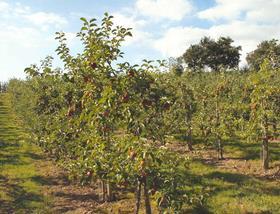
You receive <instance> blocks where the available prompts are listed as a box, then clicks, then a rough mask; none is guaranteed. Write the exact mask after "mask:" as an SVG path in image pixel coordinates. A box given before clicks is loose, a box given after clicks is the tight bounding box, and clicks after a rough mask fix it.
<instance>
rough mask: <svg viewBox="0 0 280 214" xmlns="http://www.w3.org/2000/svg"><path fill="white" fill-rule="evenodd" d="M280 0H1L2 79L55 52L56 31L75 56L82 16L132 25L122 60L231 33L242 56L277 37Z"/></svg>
mask: <svg viewBox="0 0 280 214" xmlns="http://www.w3.org/2000/svg"><path fill="white" fill-rule="evenodd" d="M279 11H280V0H102V1H101V0H79V1H77V0H0V81H8V80H9V79H11V78H24V77H25V74H24V68H26V67H28V66H29V65H31V64H34V63H40V60H42V59H44V58H45V57H46V56H48V55H51V56H53V57H54V58H55V61H54V65H55V66H61V65H62V64H61V62H60V61H59V59H58V57H57V56H56V54H55V49H56V47H57V46H58V43H57V41H56V40H55V39H54V38H55V32H57V31H63V32H65V33H66V35H67V39H68V45H69V47H70V49H71V50H72V53H73V54H76V53H77V52H79V51H81V48H82V47H81V44H80V43H79V41H78V39H77V38H76V33H77V32H78V31H79V29H80V28H81V21H80V17H86V18H97V19H99V20H101V19H102V17H103V14H104V13H105V12H108V13H109V14H110V15H113V16H114V22H115V23H116V24H117V25H122V26H124V27H132V28H133V30H132V33H133V37H132V38H129V39H128V40H127V41H125V42H124V44H123V47H122V50H123V51H124V52H125V55H124V58H125V60H127V61H129V62H131V63H139V62H141V61H142V60H143V59H149V60H156V59H168V58H169V57H178V56H181V55H182V54H183V53H184V51H185V50H186V49H187V48H188V47H189V46H190V45H191V44H195V43H198V42H199V40H200V39H201V38H202V37H203V36H209V37H211V38H214V39H217V38H219V37H220V36H230V37H231V38H232V39H233V40H234V45H241V46H242V52H241V54H242V55H241V65H245V57H246V54H247V53H249V52H250V51H252V50H254V49H255V48H256V47H257V45H258V44H259V43H260V42H261V41H263V40H270V39H273V38H275V39H279V37H280V16H279Z"/></svg>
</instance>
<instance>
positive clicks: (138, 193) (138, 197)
mask: <svg viewBox="0 0 280 214" xmlns="http://www.w3.org/2000/svg"><path fill="white" fill-rule="evenodd" d="M141 187H142V182H141V181H140V180H139V181H138V183H137V188H136V191H135V197H136V203H135V208H134V214H138V213H139V210H140V203H141Z"/></svg>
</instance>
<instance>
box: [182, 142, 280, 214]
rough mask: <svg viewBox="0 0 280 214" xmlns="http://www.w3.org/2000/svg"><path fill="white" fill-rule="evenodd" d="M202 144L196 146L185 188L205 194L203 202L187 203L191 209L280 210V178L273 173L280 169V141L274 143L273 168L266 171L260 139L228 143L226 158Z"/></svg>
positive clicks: (277, 211) (272, 148)
mask: <svg viewBox="0 0 280 214" xmlns="http://www.w3.org/2000/svg"><path fill="white" fill-rule="evenodd" d="M201 147H202V145H201V144H200V143H199V144H196V145H195V146H194V148H197V149H198V150H197V151H196V152H195V154H193V155H192V156H193V161H191V163H190V166H189V172H188V173H186V175H185V179H186V182H187V184H188V185H187V186H186V187H185V190H186V192H193V193H196V194H197V193H201V194H202V196H203V197H202V198H201V202H200V205H196V206H190V207H187V210H188V212H187V213H273V214H274V213H275V214H277V213H280V179H279V176H278V177H273V176H272V175H273V173H274V172H276V171H277V169H278V170H279V169H280V159H279V157H280V145H279V144H271V145H270V151H271V168H270V170H269V172H266V173H264V172H263V171H262V169H261V164H260V160H259V153H260V145H259V144H258V143H246V142H242V143H240V142H229V143H227V144H226V146H225V157H226V159H225V160H223V161H217V160H216V154H215V151H213V150H211V149H209V150H208V151H207V149H206V151H205V148H204V149H203V150H201V151H200V149H199V148H201ZM209 154H210V155H209ZM209 156H210V158H209ZM211 157H212V158H211Z"/></svg>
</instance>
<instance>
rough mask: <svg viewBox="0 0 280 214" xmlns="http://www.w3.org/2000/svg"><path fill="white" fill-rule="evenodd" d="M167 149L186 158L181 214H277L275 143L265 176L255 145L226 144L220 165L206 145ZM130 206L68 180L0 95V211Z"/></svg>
mask: <svg viewBox="0 0 280 214" xmlns="http://www.w3.org/2000/svg"><path fill="white" fill-rule="evenodd" d="M171 147H172V148H173V149H177V150H178V152H180V153H182V154H183V155H188V156H190V157H191V161H190V165H189V166H188V167H187V168H186V169H185V168H184V169H182V170H183V174H184V176H185V180H186V186H184V187H182V188H183V189H184V190H185V191H186V192H188V193H194V194H195V195H197V197H195V198H194V201H195V202H196V203H194V204H193V205H192V204H191V205H189V206H185V209H184V213H273V214H274V213H275V214H277V213H280V211H279V210H280V160H279V157H280V143H277V142H273V143H271V144H270V151H271V154H272V156H271V162H272V164H271V167H270V169H269V170H268V172H265V173H264V172H263V171H262V170H261V168H260V161H259V149H260V145H259V144H258V143H245V142H242V143H237V141H234V142H227V143H226V146H225V159H224V160H222V161H217V160H216V158H215V157H216V154H215V151H214V150H213V149H211V145H210V147H205V146H204V145H203V144H201V143H197V144H195V145H194V148H195V151H194V152H192V153H190V152H189V151H187V148H186V146H185V144H184V143H183V142H179V141H178V142H177V141H176V140H175V141H172V146H171ZM197 202H199V203H197ZM133 203H134V199H133V193H123V194H121V196H119V200H118V201H115V202H111V203H101V202H99V200H98V192H97V190H96V188H95V186H94V185H93V186H81V185H79V184H78V183H75V182H73V181H69V180H68V178H67V174H66V173H65V171H64V170H63V169H62V168H60V167H59V166H57V164H56V163H55V162H54V161H53V160H51V159H49V158H48V157H47V156H46V155H45V154H44V153H43V152H42V151H41V150H40V148H39V147H37V146H36V145H33V144H30V143H29V141H28V136H27V135H26V131H25V130H24V129H23V128H22V125H20V121H19V120H18V119H16V117H15V115H14V114H13V112H12V110H11V106H10V105H9V102H8V99H7V96H6V95H3V94H2V95H0V213H132V212H133Z"/></svg>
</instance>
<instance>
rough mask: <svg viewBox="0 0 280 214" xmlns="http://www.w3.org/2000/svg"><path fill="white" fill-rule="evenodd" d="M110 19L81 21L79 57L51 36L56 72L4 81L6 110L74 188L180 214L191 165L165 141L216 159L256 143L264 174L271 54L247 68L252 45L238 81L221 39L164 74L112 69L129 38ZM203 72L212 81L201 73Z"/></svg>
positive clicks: (270, 133)
mask: <svg viewBox="0 0 280 214" xmlns="http://www.w3.org/2000/svg"><path fill="white" fill-rule="evenodd" d="M112 18H113V17H112V16H110V15H108V14H105V16H104V18H103V19H102V22H101V24H100V25H98V24H97V21H96V19H91V20H87V19H85V18H82V19H81V20H82V22H83V26H82V28H81V31H80V32H79V33H78V34H77V37H78V38H80V40H81V41H82V43H83V45H84V50H83V51H82V53H80V54H78V55H76V56H72V55H71V54H70V49H69V48H68V46H67V43H66V38H65V34H64V33H63V32H60V33H57V35H56V39H57V40H58V42H59V46H58V48H57V50H56V51H57V54H58V55H59V57H60V58H61V60H62V61H63V63H64V68H63V69H59V68H53V67H52V58H51V57H47V58H46V59H45V60H43V61H42V62H41V64H40V65H32V66H30V67H29V68H27V69H26V70H25V71H26V73H27V74H28V77H27V79H26V80H16V79H13V80H11V81H10V82H9V84H8V93H9V95H10V97H11V100H12V103H13V106H14V109H15V111H16V112H17V113H18V115H19V116H20V117H21V118H22V121H23V122H24V124H25V125H26V127H28V130H29V133H30V134H31V135H32V139H33V141H34V142H35V143H37V144H38V145H40V146H41V147H42V148H43V149H44V150H45V151H46V152H47V153H48V154H49V155H51V156H52V157H53V158H54V159H56V160H57V161H58V162H59V163H60V164H61V165H62V166H63V167H64V168H65V169H66V170H67V171H68V172H69V175H70V176H71V177H72V178H73V179H78V180H80V181H81V182H82V183H90V182H98V183H99V188H100V192H101V194H100V198H101V200H102V201H111V200H114V199H115V197H116V192H117V191H118V189H119V188H120V187H121V188H124V189H131V188H132V189H133V190H134V191H135V213H139V209H140V203H141V198H142V194H143V197H144V204H145V210H146V213H151V212H152V206H151V202H150V198H151V197H152V199H153V201H155V202H156V204H157V208H158V209H159V210H160V211H161V212H164V211H172V212H180V210H182V209H183V207H184V206H185V204H186V203H190V201H194V200H192V199H193V197H195V196H194V195H192V194H191V193H190V192H188V191H186V190H185V187H186V185H187V183H186V181H185V180H184V179H183V174H184V173H186V172H187V166H188V163H189V161H190V160H189V158H188V155H187V154H185V155H181V154H178V153H176V152H175V151H173V150H172V149H170V148H169V147H168V146H167V142H169V143H172V141H171V142H170V137H172V136H181V137H182V138H183V139H184V141H185V142H186V146H187V147H188V149H189V151H190V152H191V151H192V150H193V149H194V144H193V142H194V141H195V140H197V139H200V140H202V141H203V142H205V143H207V144H209V143H210V144H211V145H212V146H214V147H216V148H217V158H218V159H223V158H224V154H225V153H226V151H224V145H225V144H226V143H227V142H228V141H232V140H238V141H240V142H242V143H248V142H246V141H259V142H261V144H260V145H261V151H262V157H261V159H262V167H263V168H264V170H267V169H268V167H269V148H268V146H269V144H268V142H269V139H270V138H273V137H277V136H278V133H277V128H278V127H279V116H280V105H279V103H280V93H279V92H280V88H279V85H280V75H279V74H280V70H279V66H278V64H277V63H278V62H279V61H277V60H278V59H279V58H278V56H279V55H277V54H276V55H274V54H272V55H269V56H271V57H265V58H264V59H263V60H260V61H258V60H257V61H254V59H259V57H263V52H262V51H259V50H260V49H262V45H260V46H259V47H258V48H257V49H256V51H254V52H252V53H250V54H249V55H248V57H247V58H248V62H250V63H251V64H250V63H249V66H250V70H248V72H244V71H241V70H238V69H233V68H236V66H237V64H238V62H239V51H240V50H241V48H240V47H233V46H232V45H231V44H232V42H233V41H232V40H231V39H230V38H223V37H222V38H220V39H219V40H217V41H214V40H212V39H210V38H203V39H202V40H201V42H200V43H199V44H198V45H193V46H190V48H189V49H187V51H186V52H185V53H184V54H183V56H182V57H181V58H180V59H176V60H175V63H172V65H171V66H169V67H168V66H166V63H165V62H164V61H157V62H153V61H147V60H144V61H143V63H142V64H141V65H131V64H130V63H128V62H121V60H120V59H121V58H122V57H123V52H122V51H121V50H120V48H121V44H122V42H123V41H124V40H125V38H126V37H128V36H131V29H129V28H128V29H127V28H123V27H121V26H114V24H113V21H112ZM268 43H269V45H273V46H277V47H278V48H279V45H278V44H277V42H276V41H274V40H273V41H270V42H268ZM265 49H266V50H267V48H265ZM276 49H277V48H276ZM277 50H278V49H277ZM211 53H212V54H213V55H211ZM269 53H271V52H269ZM211 59H212V60H211ZM250 60H251V61H250ZM183 62H184V63H183ZM184 64H187V68H186V67H184ZM255 66H256V67H255ZM206 67H208V68H210V71H211V72H202V71H203V69H206ZM164 69H165V71H164V72H163V71H162V70H164Z"/></svg>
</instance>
